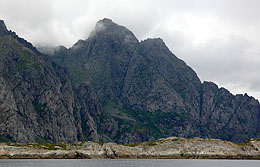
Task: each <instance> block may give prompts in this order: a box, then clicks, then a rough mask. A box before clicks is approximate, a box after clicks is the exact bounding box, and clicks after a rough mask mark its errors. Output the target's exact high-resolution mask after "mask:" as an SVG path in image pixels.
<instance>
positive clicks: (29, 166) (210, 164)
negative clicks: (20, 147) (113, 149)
mask: <svg viewBox="0 0 260 167" xmlns="http://www.w3.org/2000/svg"><path fill="white" fill-rule="evenodd" d="M16 166H17V167H260V161H254V160H183V159H173V160H168V159H164V160H158V159H83V160H76V159H71V160H70V159H61V160H60V159H59V160H57V159H54V160H53V159H47V160H44V159H40V160H24V159H22V160H20V159H0V167H16Z"/></svg>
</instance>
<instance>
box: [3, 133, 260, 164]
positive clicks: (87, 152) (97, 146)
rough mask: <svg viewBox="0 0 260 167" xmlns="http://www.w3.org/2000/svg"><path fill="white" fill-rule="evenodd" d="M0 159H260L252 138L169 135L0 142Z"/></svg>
mask: <svg viewBox="0 0 260 167" xmlns="http://www.w3.org/2000/svg"><path fill="white" fill-rule="evenodd" d="M0 158H1V159H8V158H10V159H15V158H17V159H26V158H28V159H37V158H41V159H54V158H57V159H58V158H68V159H69V158H75V159H76V158H86V159H87V158H89V159H92V158H111V159H113V158H140V159H141V158H158V159H164V158H165V159H177V158H178V159H182V158H194V159H197V158H198V159H204V158H205V159H260V141H258V139H251V140H249V141H247V142H244V143H241V144H235V143H232V142H228V141H222V140H218V139H201V138H192V139H184V138H178V137H169V138H163V139H159V140H156V141H152V142H144V143H137V144H128V145H119V144H115V143H100V142H78V143H73V144H72V143H59V144H18V143H2V144H0Z"/></svg>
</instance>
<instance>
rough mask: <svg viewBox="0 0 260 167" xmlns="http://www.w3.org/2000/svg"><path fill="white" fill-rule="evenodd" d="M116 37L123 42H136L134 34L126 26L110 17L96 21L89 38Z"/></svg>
mask: <svg viewBox="0 0 260 167" xmlns="http://www.w3.org/2000/svg"><path fill="white" fill-rule="evenodd" d="M100 37H105V38H117V39H119V40H121V41H124V42H131V43H137V42H138V40H137V38H136V37H135V35H134V34H133V33H132V32H131V31H130V30H128V29H127V28H126V27H124V26H121V25H118V24H116V23H114V22H113V21H112V20H111V19H107V18H104V19H102V20H99V21H98V22H97V23H96V26H95V28H94V30H92V32H91V33H90V35H89V38H100Z"/></svg>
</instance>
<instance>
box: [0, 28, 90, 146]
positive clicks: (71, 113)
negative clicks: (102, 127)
mask: <svg viewBox="0 0 260 167" xmlns="http://www.w3.org/2000/svg"><path fill="white" fill-rule="evenodd" d="M3 28H4V29H3ZM1 32H4V33H1V35H2V36H1V37H0V135H1V136H2V139H5V140H14V141H18V142H47V141H52V142H61V141H67V142H72V141H77V140H79V139H83V138H82V136H83V135H82V131H81V121H80V114H79V113H78V112H77V110H79V109H80V107H79V105H78V104H77V103H78V102H77V99H76V98H75V95H74V90H73V86H72V83H71V79H70V77H69V75H68V74H67V73H66V72H65V70H64V69H62V68H60V67H58V66H57V65H55V64H52V63H50V62H48V61H46V60H45V58H44V57H43V55H41V54H40V53H39V52H38V51H37V50H36V49H35V48H33V46H32V45H31V44H30V43H28V42H26V41H25V40H23V39H21V38H19V37H18V36H16V35H15V34H14V33H13V32H9V31H7V30H6V28H5V26H1ZM89 130H91V128H89Z"/></svg>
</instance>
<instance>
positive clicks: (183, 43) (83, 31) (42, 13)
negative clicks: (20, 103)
mask: <svg viewBox="0 0 260 167" xmlns="http://www.w3.org/2000/svg"><path fill="white" fill-rule="evenodd" d="M0 4H1V6H0V19H3V20H4V21H5V23H6V25H7V27H8V29H11V30H13V31H15V32H16V33H17V34H18V35H19V36H21V37H23V38H25V39H26V40H28V41H30V42H32V43H33V44H34V45H39V44H41V45H65V46H66V47H70V46H71V45H73V44H74V43H75V42H76V41H77V40H78V39H86V38H87V37H88V35H89V33H90V31H91V30H92V29H93V27H94V26H95V23H96V22H97V21H98V20H100V19H102V18H105V17H106V18H111V19H112V20H113V21H114V22H116V23H118V24H121V25H124V26H126V27H128V28H129V29H130V30H131V31H133V32H134V34H135V35H136V36H137V38H138V39H139V40H143V39H146V38H148V37H161V38H162V39H163V40H164V41H165V43H166V45H167V46H168V47H169V48H170V50H171V51H172V52H173V53H174V54H176V56H177V57H179V58H181V59H183V60H184V61H185V62H186V63H187V64H188V65H190V66H191V67H192V68H193V69H194V70H195V71H196V72H197V74H198V76H199V77H200V79H201V81H205V80H206V81H213V82H215V83H217V84H218V85H219V86H220V87H225V88H227V89H229V90H230V91H231V92H232V93H233V94H237V93H239V94H244V93H246V92H247V93H248V95H251V96H254V97H256V98H258V99H260V75H259V74H258V73H259V72H260V10H259V7H260V1H259V0H160V1H158V0H0Z"/></svg>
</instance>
